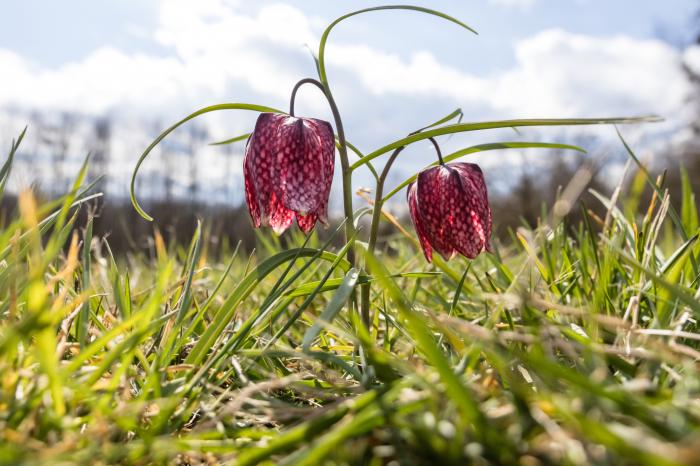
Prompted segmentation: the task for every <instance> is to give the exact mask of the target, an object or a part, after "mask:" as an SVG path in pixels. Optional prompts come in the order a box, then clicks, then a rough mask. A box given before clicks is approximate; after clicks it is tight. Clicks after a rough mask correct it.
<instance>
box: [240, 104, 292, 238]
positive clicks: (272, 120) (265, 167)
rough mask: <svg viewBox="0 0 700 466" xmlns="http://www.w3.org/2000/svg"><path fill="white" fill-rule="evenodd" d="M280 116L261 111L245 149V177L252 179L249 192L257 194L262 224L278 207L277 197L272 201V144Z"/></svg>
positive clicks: (273, 191) (265, 223)
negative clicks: (247, 166) (246, 174)
mask: <svg viewBox="0 0 700 466" xmlns="http://www.w3.org/2000/svg"><path fill="white" fill-rule="evenodd" d="M281 117H284V115H279V114H276V113H261V114H260V116H259V117H258V120H257V122H256V123H255V130H254V131H253V134H252V135H251V137H250V140H249V142H248V147H247V149H246V160H247V162H248V164H249V171H250V176H247V178H249V179H250V180H251V181H252V186H253V187H252V189H251V192H254V193H256V194H257V201H258V205H259V206H260V207H261V210H262V211H261V223H262V224H263V225H269V224H270V216H271V214H272V213H273V212H276V211H277V210H278V209H279V206H278V204H279V202H278V201H277V199H275V200H274V201H273V198H272V194H273V193H275V185H276V183H274V181H273V180H275V177H274V172H273V168H274V162H275V160H274V151H273V148H272V145H273V141H274V140H275V136H276V134H277V128H278V127H279V125H280V122H281V120H282V118H281ZM244 174H245V165H244ZM278 197H279V196H277V198H278ZM252 215H253V212H252V211H251V216H252Z"/></svg>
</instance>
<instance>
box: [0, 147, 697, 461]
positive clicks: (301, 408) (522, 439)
mask: <svg viewBox="0 0 700 466" xmlns="http://www.w3.org/2000/svg"><path fill="white" fill-rule="evenodd" d="M15 149H16V145H15V144H13V151H12V153H14V150H15ZM11 160H12V156H10V158H9V159H8V164H7V165H6V168H3V169H2V170H1V171H0V187H4V180H5V179H6V177H7V176H9V172H10V167H11ZM84 175H85V169H83V171H82V172H81V173H80V175H79V176H78V177H77V181H76V184H75V187H74V189H73V191H72V192H71V193H69V194H68V195H66V196H65V197H63V198H62V199H59V200H57V201H54V202H50V203H47V204H44V205H37V203H36V202H35V200H34V198H33V197H32V195H31V193H23V194H22V195H21V196H20V197H19V205H18V210H17V212H18V213H17V216H16V217H15V218H10V219H9V220H8V221H7V226H6V227H5V228H4V229H3V230H2V231H0V384H1V386H0V462H2V463H3V464H43V463H50V464H112V463H124V464H148V463H153V462H155V463H178V462H179V463H181V464H193V463H194V464H196V463H198V462H199V461H202V462H209V463H216V462H221V463H230V464H241V465H245V464H260V463H262V464H280V465H285V464H295V465H296V464H308V465H319V464H329V465H332V464H338V465H340V464H370V465H382V464H390V462H391V461H394V463H391V464H402V465H410V464H416V465H418V464H459V465H461V464H477V465H486V464H525V465H539V464H542V465H545V464H568V465H579V464H611V465H612V464H615V465H617V464H630V465H639V464H641V465H645V464H646V465H664V464H668V465H672V464H698V462H700V443H699V442H698V440H697V429H698V426H699V424H700V403H699V399H698V393H699V392H700V378H699V377H698V371H697V360H698V358H699V357H700V349H699V348H698V346H699V344H700V333H699V332H698V331H697V328H696V327H697V318H698V317H699V316H700V301H699V300H698V296H699V295H700V291H699V289H700V287H699V285H698V277H699V276H700V270H699V265H698V258H697V255H698V252H700V249H699V248H700V246H698V244H697V241H696V240H697V233H698V218H697V209H696V205H695V199H694V195H693V193H692V192H691V190H690V188H689V184H688V183H687V177H685V178H684V179H685V180H686V183H685V184H686V186H684V190H683V192H684V194H683V198H682V199H678V200H676V201H677V202H675V203H673V204H674V205H675V208H674V207H673V206H672V204H671V203H670V202H669V199H668V196H667V195H666V191H665V188H664V186H663V184H662V183H661V182H659V181H657V180H654V179H651V178H648V175H647V174H646V172H645V171H644V170H638V171H637V172H636V175H634V182H633V183H632V184H631V188H630V189H629V191H627V190H625V189H623V190H622V191H621V192H620V193H619V195H616V196H615V200H613V201H611V200H610V199H608V198H606V197H605V196H603V195H599V198H600V202H602V203H603V204H604V205H606V206H607V209H608V214H607V216H605V217H604V218H598V217H596V216H594V215H592V214H589V212H588V210H586V208H585V207H583V208H582V209H583V213H584V214H585V215H584V221H583V222H582V223H581V224H580V225H564V224H563V223H562V222H561V221H560V219H559V217H557V216H555V215H551V214H548V213H547V212H543V216H542V221H541V225H540V226H539V227H538V228H537V229H535V230H530V229H527V228H522V229H520V230H518V231H517V232H516V233H514V235H513V241H512V242H510V244H508V245H500V246H499V247H498V248H497V253H496V254H494V255H489V254H484V255H482V256H480V257H479V258H478V259H477V260H475V261H473V262H469V261H466V260H464V259H462V258H457V259H455V260H453V261H451V262H449V263H445V262H444V261H439V260H438V261H437V263H436V265H435V266H430V265H428V264H427V263H426V262H425V261H424V259H423V257H422V254H421V253H420V251H419V249H418V248H417V245H416V242H415V239H414V238H412V237H408V238H407V237H406V236H404V235H403V234H402V233H401V232H400V231H399V230H398V229H395V230H394V231H395V232H396V233H395V234H393V235H392V236H390V237H389V238H387V245H386V248H385V249H384V251H383V252H381V253H380V254H378V255H377V257H376V258H375V257H367V258H365V260H367V261H369V262H370V265H371V269H372V270H376V271H380V272H381V273H379V275H377V276H374V277H365V276H358V274H357V273H356V272H355V270H353V269H351V268H350V266H349V264H348V263H347V262H346V261H345V260H344V259H342V256H343V252H344V251H342V250H336V249H334V248H331V247H330V246H329V245H330V244H336V242H337V240H338V238H336V237H335V236H333V235H332V237H331V240H329V241H326V242H322V241H321V240H319V239H318V237H317V236H316V234H313V235H312V236H311V237H310V238H308V239H306V238H304V237H303V236H302V235H300V234H299V233H292V234H290V235H289V236H288V237H287V238H286V240H287V241H286V244H289V245H295V247H291V248H289V249H283V247H282V246H281V244H280V241H279V239H278V238H275V237H273V236H271V235H270V234H268V232H262V233H261V234H260V235H259V241H258V249H257V252H256V253H254V254H252V255H250V256H248V255H246V254H244V253H243V252H242V251H240V250H231V251H224V252H223V253H222V255H221V257H210V254H209V251H208V247H207V246H208V244H209V243H208V241H207V238H208V235H207V228H206V225H202V226H201V227H200V228H199V229H198V231H197V233H196V235H195V237H194V238H193V239H192V243H191V245H190V247H189V248H180V247H178V246H176V245H167V244H164V242H163V241H162V239H161V238H160V236H159V235H158V234H157V233H155V234H154V236H153V245H154V246H153V251H152V254H137V253H133V254H130V255H127V256H124V257H116V258H115V257H112V255H111V252H110V249H109V246H108V244H107V241H105V240H104V239H102V238H97V237H93V235H92V228H91V224H90V221H89V220H88V223H87V224H85V225H76V221H77V220H76V219H77V216H76V215H75V213H76V211H77V210H78V209H80V208H83V207H81V205H82V204H81V203H82V202H83V201H84V200H85V199H86V198H89V194H87V192H86V191H85V189H84V187H81V183H82V181H83V178H84ZM645 191H646V192H647V194H648V193H650V192H653V193H655V195H654V199H653V201H652V203H651V205H650V206H648V209H643V210H642V211H643V212H646V214H642V215H636V214H635V213H636V212H638V211H640V208H639V204H640V202H641V201H640V200H641V199H642V198H643V197H642V195H643V194H644V193H645ZM561 202H562V204H560V205H558V206H557V208H554V209H553V212H557V213H560V212H561V207H562V206H563V207H566V205H565V204H566V202H567V200H566V199H564V200H562V201H561ZM495 216H496V218H498V212H496V213H495ZM360 235H362V232H361V233H360ZM325 236H328V235H325ZM88 246H89V247H88ZM367 281H370V282H371V284H372V294H371V299H372V308H371V309H372V326H371V328H370V329H369V331H367V330H366V329H364V327H363V326H362V325H361V323H360V320H359V317H358V316H357V315H355V314H352V313H350V314H349V313H348V311H347V309H345V308H343V306H342V304H343V303H344V302H345V300H346V299H347V297H348V296H350V295H351V294H352V290H353V288H354V287H355V286H356V285H357V284H359V283H364V282H367Z"/></svg>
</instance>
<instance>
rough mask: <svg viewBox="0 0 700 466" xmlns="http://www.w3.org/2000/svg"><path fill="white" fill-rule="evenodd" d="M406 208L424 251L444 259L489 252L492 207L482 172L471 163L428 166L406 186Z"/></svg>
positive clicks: (471, 257)
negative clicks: (437, 253)
mask: <svg viewBox="0 0 700 466" xmlns="http://www.w3.org/2000/svg"><path fill="white" fill-rule="evenodd" d="M407 197H408V207H409V211H410V213H411V220H412V221H413V225H414V226H415V228H416V233H417V234H418V238H419V240H420V244H421V247H422V248H423V253H424V254H425V258H426V259H427V260H428V262H432V260H433V249H435V250H436V251H437V252H439V253H440V255H442V257H444V258H445V259H446V260H449V259H451V258H452V257H454V256H455V254H457V253H460V254H462V255H464V256H466V257H468V258H470V259H474V258H475V257H476V256H478V255H479V253H481V252H482V251H483V250H487V251H490V248H491V244H490V237H491V223H492V220H491V208H490V207H489V201H488V195H487V193H486V184H485V183H484V175H483V173H482V171H481V168H479V166H478V165H475V164H473V163H464V162H462V163H450V164H445V165H438V166H435V167H430V168H427V169H425V170H423V171H422V172H420V173H419V174H418V177H417V179H416V181H414V182H413V183H411V184H410V185H409V186H408V193H407Z"/></svg>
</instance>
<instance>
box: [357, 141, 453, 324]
mask: <svg viewBox="0 0 700 466" xmlns="http://www.w3.org/2000/svg"><path fill="white" fill-rule="evenodd" d="M420 131H421V130H418V131H414V132H412V133H411V134H417V133H419V132H420ZM428 139H430V142H432V143H433V146H435V151H436V152H437V156H438V160H439V161H440V165H445V161H444V160H443V159H442V151H441V150H440V146H439V145H438V143H437V141H436V140H435V139H434V138H428ZM405 148H406V146H401V147H398V148H396V149H395V150H394V152H393V153H392V154H391V156H390V157H389V160H387V162H386V164H385V165H384V169H383V170H382V174H381V175H379V179H378V180H377V187H376V190H375V191H376V192H375V193H374V206H373V208H372V223H371V224H370V225H371V226H370V232H369V242H368V243H367V250H368V251H369V253H370V254H374V250H375V249H376V247H377V235H378V233H379V222H380V220H381V216H382V207H383V206H384V200H383V195H384V183H385V182H386V179H387V177H388V176H389V170H391V166H392V165H393V164H394V162H395V161H396V158H397V157H398V156H399V154H400V153H401V151H403V150H404V149H405ZM361 298H362V300H361V303H360V309H361V314H362V320H363V322H365V324H366V325H367V326H369V321H370V315H369V300H370V288H369V284H366V285H363V287H362V295H361ZM368 328H369V327H368Z"/></svg>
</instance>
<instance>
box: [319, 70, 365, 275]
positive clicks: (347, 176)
mask: <svg viewBox="0 0 700 466" xmlns="http://www.w3.org/2000/svg"><path fill="white" fill-rule="evenodd" d="M314 81H315V80H314ZM316 83H318V84H317V85H320V86H321V87H322V88H323V93H324V94H325V96H326V99H327V100H328V105H329V106H330V108H331V112H332V113H333V119H334V120H335V130H336V132H337V133H338V134H337V136H338V155H339V157H340V168H341V170H342V175H343V211H344V214H345V240H346V241H349V240H350V238H352V237H353V236H354V235H355V219H354V217H353V211H352V170H351V169H350V162H349V161H348V144H347V142H346V141H345V129H344V128H343V120H342V119H341V118H340V112H339V111H338V105H337V104H336V103H335V99H334V98H333V94H332V93H331V88H330V87H329V86H328V83H327V82H326V83H323V84H321V83H320V82H318V81H316ZM348 262H350V263H351V264H352V265H353V267H354V266H355V248H349V249H348Z"/></svg>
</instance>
